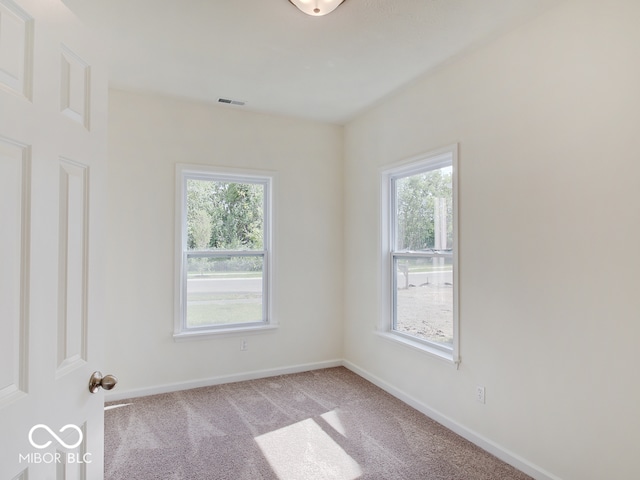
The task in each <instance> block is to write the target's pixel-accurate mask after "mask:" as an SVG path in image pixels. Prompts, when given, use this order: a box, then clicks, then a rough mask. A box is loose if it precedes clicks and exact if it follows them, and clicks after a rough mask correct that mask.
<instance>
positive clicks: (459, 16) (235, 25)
mask: <svg viewBox="0 0 640 480" xmlns="http://www.w3.org/2000/svg"><path fill="white" fill-rule="evenodd" d="M560 1H561V0H346V1H345V3H343V4H342V5H341V6H340V7H339V8H338V9H337V10H335V11H334V12H333V13H331V14H329V15H327V16H324V17H310V16H308V15H305V14H303V13H302V12H300V11H299V10H297V9H296V8H295V7H294V6H293V5H292V4H291V3H289V2H288V0H178V1H176V0H173V1H168V0H65V3H66V4H67V5H68V6H69V7H70V8H71V9H72V10H73V11H75V12H76V14H77V15H78V16H79V17H80V18H81V19H82V20H84V21H85V23H87V24H88V25H89V26H90V27H91V28H92V29H94V30H95V31H96V32H98V33H99V34H100V35H103V36H104V41H105V43H106V46H107V48H108V52H109V57H108V62H109V68H110V84H111V85H112V86H113V87H116V88H123V89H133V90H144V91H151V92H157V93H161V94H167V95H175V96H179V97H184V98H189V99H194V100H198V101H205V102H217V100H218V98H220V97H224V98H229V99H234V100H241V101H245V102H246V105H245V106H244V107H228V108H242V109H247V110H253V111H260V112H269V113H276V114H283V115H291V116H296V117H301V118H309V119H315V120H320V121H325V122H332V123H344V122H346V121H348V120H349V119H351V118H352V117H353V116H354V115H356V114H357V113H359V112H361V111H362V110H364V109H365V108H367V107H368V106H370V105H372V104H374V103H376V102H377V101H379V100H380V99H382V98H383V97H385V96H386V95H388V94H390V93H391V92H393V91H394V90H397V89H398V88H400V87H401V86H403V85H405V84H407V83H409V82H411V81H412V80H414V79H416V78H417V77H419V76H420V75H422V74H424V73H425V72H428V71H429V70H430V69H432V68H434V67H435V66H437V65H439V64H441V63H442V62H444V61H446V60H447V59H449V58H451V57H453V56H455V55H459V54H460V53H461V52H464V51H466V50H468V49H470V48H472V47H473V46H474V45H476V44H478V43H479V42H483V41H486V40H487V39H489V38H492V37H494V36H496V35H498V34H500V33H502V32H505V31H507V30H509V29H511V28H514V27H515V26H516V25H518V24H521V23H523V22H525V21H526V20H527V19H529V18H531V17H532V16H534V15H537V14H539V13H541V12H542V11H543V10H544V9H547V8H549V7H550V6H552V5H554V4H557V3H560Z"/></svg>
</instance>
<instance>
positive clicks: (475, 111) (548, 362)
mask: <svg viewBox="0 0 640 480" xmlns="http://www.w3.org/2000/svg"><path fill="white" fill-rule="evenodd" d="M639 20H640V2H638V1H637V0H626V1H625V0H620V1H618V0H616V1H610V2H602V1H601V0H575V1H567V2H565V3H563V4H561V5H560V6H559V7H557V8H555V9H553V10H551V11H548V12H546V13H545V14H544V15H542V16H540V17H538V18H536V19H535V20H534V21H533V22H531V23H528V24H527V25H524V26H522V27H520V28H518V29H516V30H514V31H512V32H510V33H509V34H507V35H506V36H504V37H502V38H500V39H498V40H496V41H493V42H491V44H488V45H485V46H483V47H481V48H478V49H477V50H476V51H474V52H472V53H470V54H468V55H466V56H464V57H461V58H458V59H457V60H455V61H453V62H450V63H449V64H448V65H445V66H443V67H441V68H440V69H438V70H437V71H434V72H432V73H431V74H430V75H428V76H426V77H424V78H423V79H422V80H420V81H417V82H415V83H413V84H412V85H410V86H408V87H407V88H405V89H403V91H402V92H399V93H398V94H397V95H395V96H393V97H392V98H390V99H388V100H386V101H384V102H382V103H381V104H380V105H378V106H376V107H375V108H372V109H370V110H369V111H368V112H366V113H364V114H362V115H361V116H359V117H358V118H357V119H355V120H354V121H353V122H351V123H350V124H348V125H347V127H346V131H345V165H346V166H345V187H347V188H346V189H345V199H344V200H345V229H346V230H345V241H346V247H345V256H344V258H345V262H346V274H345V289H346V292H348V294H347V295H346V297H345V358H346V360H348V361H349V362H352V363H353V364H354V365H356V366H357V367H359V368H361V369H362V370H363V371H365V372H367V373H368V374H370V375H372V376H374V377H376V378H378V379H380V380H381V381H382V382H385V383H387V384H388V385H390V386H392V387H393V388H394V389H397V390H398V391H400V392H402V393H403V394H406V395H407V396H409V397H412V398H413V399H416V400H417V401H418V402H420V403H421V404H423V405H425V406H427V407H428V408H431V409H434V410H435V411H437V412H440V413H441V414H442V415H444V416H445V417H448V418H449V419H450V420H451V421H452V422H454V423H456V424H458V425H460V426H462V427H463V428H464V429H467V430H468V431H470V432H475V434H477V435H478V436H480V437H483V438H484V439H486V440H487V441H489V442H494V443H495V444H497V445H498V446H500V447H502V448H503V449H505V450H506V451H509V452H511V453H512V454H513V455H514V456H515V457H517V456H520V457H522V460H523V461H524V462H525V463H527V462H528V463H530V464H531V465H533V466H535V467H536V468H538V469H539V470H538V471H539V476H540V477H541V478H542V477H543V476H544V475H545V474H544V473H541V472H544V471H546V472H548V476H549V477H556V478H562V479H566V480H569V479H575V480H588V479H594V480H596V479H598V480H601V479H616V480H631V479H635V478H640V462H639V461H638V451H637V449H638V445H640V414H639V413H638V412H639V408H640V407H639V406H640V381H638V378H640V372H639V370H640V368H639V367H640V348H638V340H639V339H640V294H639V292H638V287H639V286H640V282H639V280H638V279H639V278H640V253H639V245H640V153H639V151H640V148H639V147H640V144H639V138H640V28H638V21H639ZM454 142H459V145H460V204H459V205H460V279H459V282H460V302H461V303H460V304H461V308H460V325H461V327H460V328H461V336H460V338H461V349H460V353H461V358H462V364H461V367H460V369H459V370H456V369H455V368H454V367H452V366H450V365H448V364H446V363H444V362H442V361H439V360H436V359H433V358H431V357H428V356H426V355H424V354H421V353H419V352H416V351H414V350H408V349H406V348H403V347H402V346H400V345H397V344H395V343H389V342H388V341H386V340H384V339H382V338H380V337H378V336H375V335H374V334H373V331H374V328H375V324H376V322H377V320H378V318H379V312H378V306H379V301H380V287H379V285H380V262H379V258H380V255H379V252H378V243H377V242H376V240H375V239H377V238H379V236H380V235H379V232H378V226H379V191H378V189H379V169H380V168H381V167H383V166H385V165H389V164H391V163H394V162H397V161H399V160H402V159H403V158H407V157H411V156H413V155H416V154H419V153H421V152H425V151H429V150H431V149H434V148H437V147H442V146H445V145H448V144H451V143H454ZM476 385H484V386H485V387H486V404H485V405H482V404H480V403H477V402H476V401H475V399H474V393H475V387H476Z"/></svg>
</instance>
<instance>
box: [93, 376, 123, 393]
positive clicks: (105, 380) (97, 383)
mask: <svg viewBox="0 0 640 480" xmlns="http://www.w3.org/2000/svg"><path fill="white" fill-rule="evenodd" d="M116 383H118V379H117V378H116V377H115V376H114V375H105V376H104V377H103V376H102V372H97V371H96V372H93V373H92V374H91V378H89V391H90V392H91V393H96V392H97V391H98V390H100V387H102V388H104V389H105V390H111V389H112V388H113V387H115V386H116Z"/></svg>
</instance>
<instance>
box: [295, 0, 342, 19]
mask: <svg viewBox="0 0 640 480" xmlns="http://www.w3.org/2000/svg"><path fill="white" fill-rule="evenodd" d="M289 1H290V2H291V3H293V4H294V5H295V6H296V7H298V8H299V9H300V10H301V11H302V12H304V13H306V14H307V15H311V16H313V17H321V16H322V15H326V14H327V13H331V12H333V11H334V10H335V9H336V8H338V7H339V6H340V4H341V3H342V2H344V0H289Z"/></svg>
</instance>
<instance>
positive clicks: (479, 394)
mask: <svg viewBox="0 0 640 480" xmlns="http://www.w3.org/2000/svg"><path fill="white" fill-rule="evenodd" d="M476 400H477V401H478V402H480V403H485V397H484V387H481V386H480V385H478V386H477V387H476Z"/></svg>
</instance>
